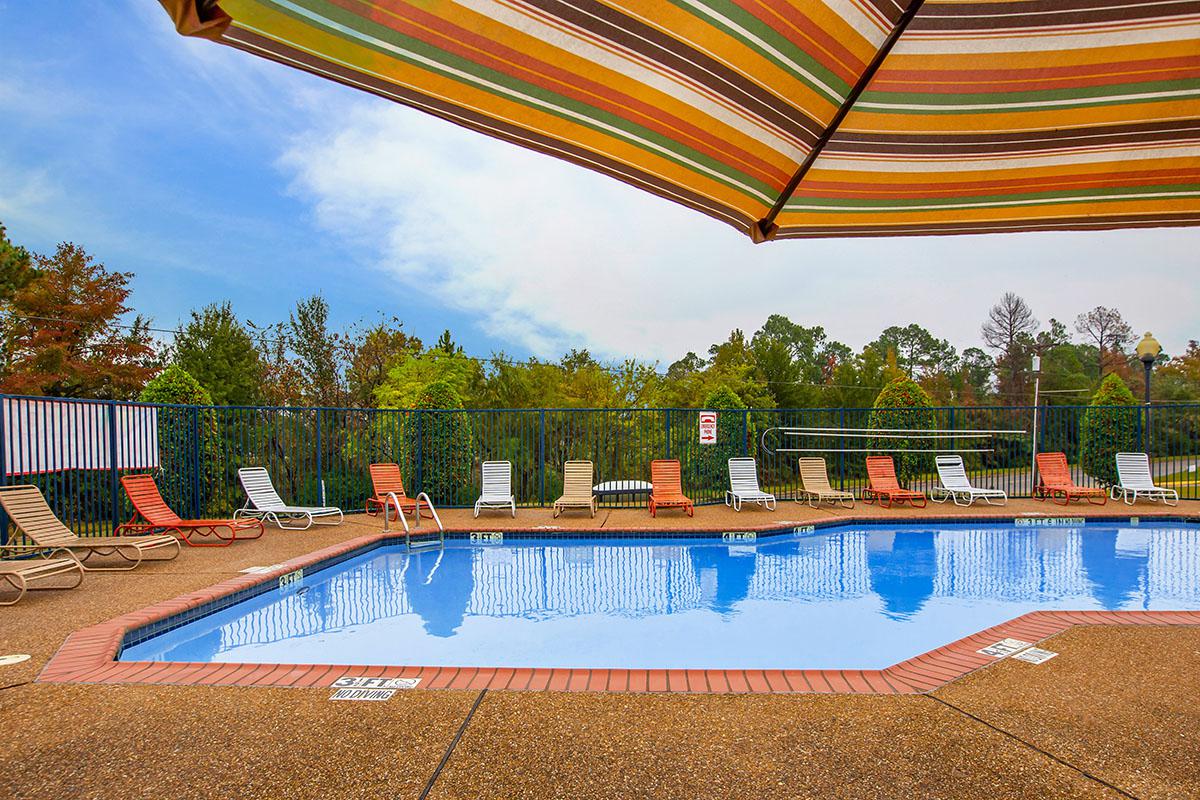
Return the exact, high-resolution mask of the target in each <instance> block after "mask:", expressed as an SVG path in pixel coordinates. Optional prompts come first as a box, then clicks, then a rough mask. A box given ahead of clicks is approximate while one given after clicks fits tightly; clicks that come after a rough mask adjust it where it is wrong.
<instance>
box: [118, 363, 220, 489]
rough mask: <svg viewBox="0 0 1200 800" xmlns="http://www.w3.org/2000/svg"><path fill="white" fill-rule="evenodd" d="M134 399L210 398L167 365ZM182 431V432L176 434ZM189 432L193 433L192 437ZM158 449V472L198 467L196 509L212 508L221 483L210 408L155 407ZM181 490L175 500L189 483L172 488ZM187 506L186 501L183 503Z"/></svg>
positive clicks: (197, 402)
mask: <svg viewBox="0 0 1200 800" xmlns="http://www.w3.org/2000/svg"><path fill="white" fill-rule="evenodd" d="M138 400H140V401H142V402H143V403H163V404H166V405H178V406H210V405H212V397H210V396H209V394H208V391H207V390H206V389H205V388H204V387H203V386H201V385H200V383H199V381H197V380H196V379H195V378H193V377H192V376H191V375H189V374H188V372H187V370H185V369H184V368H183V367H181V366H179V365H178V364H170V365H168V366H167V368H166V369H164V370H163V371H162V372H160V373H158V375H156V376H155V377H154V378H152V379H151V380H150V381H149V382H148V383H147V384H146V386H145V388H143V389H142V393H141V395H139V396H138ZM184 431H186V432H187V434H186V435H180V434H181V432H184ZM192 431H194V432H195V435H194V436H193V434H192ZM158 451H159V459H160V461H159V466H160V467H161V469H162V474H163V475H167V476H180V475H191V474H193V471H194V468H195V467H196V466H199V469H200V475H199V481H198V483H199V486H200V492H201V496H200V497H199V498H198V502H199V506H198V507H199V508H201V509H204V510H206V511H215V509H214V508H213V507H212V503H213V501H214V500H215V499H216V497H217V495H219V489H218V488H217V487H220V486H223V485H225V479H226V478H227V477H232V476H224V475H222V474H220V473H221V472H222V464H223V463H224V459H223V458H222V457H221V455H220V453H221V446H220V434H219V433H218V432H217V418H216V415H215V414H214V413H213V411H212V410H211V409H195V408H161V409H159V410H158ZM173 488H174V489H175V490H176V491H181V492H182V496H180V497H179V498H178V499H179V500H180V501H182V502H187V501H186V498H187V497H188V496H190V495H191V494H192V487H191V485H187V486H176V487H173ZM185 507H190V503H189V504H188V505H187V506H185Z"/></svg>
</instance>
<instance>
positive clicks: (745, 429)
mask: <svg viewBox="0 0 1200 800" xmlns="http://www.w3.org/2000/svg"><path fill="white" fill-rule="evenodd" d="M749 455H750V409H746V410H745V411H743V412H742V456H743V457H745V456H749Z"/></svg>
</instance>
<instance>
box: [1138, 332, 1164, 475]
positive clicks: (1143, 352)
mask: <svg viewBox="0 0 1200 800" xmlns="http://www.w3.org/2000/svg"><path fill="white" fill-rule="evenodd" d="M1160 353H1162V345H1161V344H1159V343H1158V340H1157V339H1155V338H1154V336H1153V335H1151V333H1150V331H1146V335H1145V336H1143V337H1142V340H1141V341H1140V342H1138V345H1137V357H1138V360H1139V361H1141V362H1142V366H1143V367H1145V369H1146V371H1145V384H1144V385H1145V397H1146V402H1145V406H1144V409H1145V411H1143V413H1142V431H1143V433H1142V435H1141V436H1140V437H1139V438H1140V439H1141V440H1142V449H1143V450H1145V451H1146V452H1147V453H1149V452H1150V368H1151V367H1153V366H1154V362H1155V361H1157V360H1158V356H1159V354H1160Z"/></svg>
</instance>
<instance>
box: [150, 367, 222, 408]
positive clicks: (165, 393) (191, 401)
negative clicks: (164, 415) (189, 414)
mask: <svg viewBox="0 0 1200 800" xmlns="http://www.w3.org/2000/svg"><path fill="white" fill-rule="evenodd" d="M138 400H140V401H142V402H143V403H166V404H173V405H182V406H211V405H212V404H213V399H212V396H211V395H210V394H209V393H208V390H207V389H205V388H204V387H203V386H202V385H200V382H199V381H198V380H196V379H195V378H194V377H192V375H191V374H189V373H188V371H187V370H186V369H184V368H183V367H181V366H180V365H179V364H168V365H167V368H166V369H164V370H163V371H162V372H160V373H158V374H157V375H155V376H154V377H153V378H151V379H150V381H149V383H147V384H146V386H145V388H143V389H142V391H141V394H139V395H138Z"/></svg>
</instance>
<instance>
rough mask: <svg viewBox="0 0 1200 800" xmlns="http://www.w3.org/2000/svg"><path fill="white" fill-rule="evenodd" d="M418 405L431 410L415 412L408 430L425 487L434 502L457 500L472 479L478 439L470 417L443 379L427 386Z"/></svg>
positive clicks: (410, 451) (410, 450)
mask: <svg viewBox="0 0 1200 800" xmlns="http://www.w3.org/2000/svg"><path fill="white" fill-rule="evenodd" d="M416 407H417V408H418V409H430V410H426V411H423V413H420V414H414V415H412V418H411V419H410V420H409V422H408V423H407V425H406V431H405V433H406V440H407V441H406V448H407V450H408V454H409V457H410V459H414V463H415V462H416V461H419V463H420V464H421V490H422V491H425V492H428V493H429V496H430V497H432V498H433V501H434V503H450V502H453V501H454V500H455V498H456V497H458V493H459V490H460V487H462V486H465V485H468V484H469V483H470V481H471V467H472V464H473V462H474V458H475V441H474V435H473V433H472V430H471V420H470V417H469V415H468V414H467V413H466V412H464V411H463V410H462V407H463V405H462V400H461V399H460V398H459V396H458V392H456V391H455V390H454V388H453V387H452V386H450V385H449V384H447V383H442V382H435V383H431V384H429V385H428V386H426V387H425V389H424V391H423V392H421V395H420V397H419V398H418V399H417V405H416ZM432 409H436V410H432Z"/></svg>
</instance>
